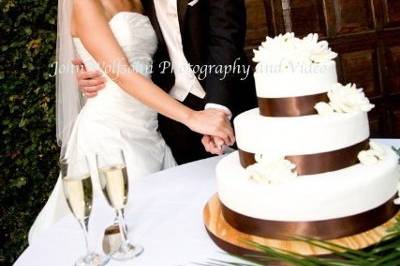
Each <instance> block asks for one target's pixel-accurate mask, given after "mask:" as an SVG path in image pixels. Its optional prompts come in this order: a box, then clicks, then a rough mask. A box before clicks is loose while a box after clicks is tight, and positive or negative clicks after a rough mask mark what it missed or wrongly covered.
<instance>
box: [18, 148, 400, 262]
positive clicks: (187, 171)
mask: <svg viewBox="0 0 400 266" xmlns="http://www.w3.org/2000/svg"><path fill="white" fill-rule="evenodd" d="M379 141H380V142H383V143H386V144H389V145H392V146H393V145H394V146H397V147H400V140H379ZM220 159H221V158H220V157H218V158H212V159H208V160H203V161H199V162H195V163H191V164H187V165H184V166H180V167H176V168H173V169H169V170H166V171H163V172H160V173H157V174H154V175H151V176H148V177H146V178H144V179H142V180H139V181H138V182H137V183H136V184H134V186H133V187H134V191H133V192H132V193H131V198H130V203H131V208H130V209H129V211H127V213H126V217H127V219H126V220H127V224H128V227H129V228H130V238H131V239H132V240H133V241H134V242H137V243H140V244H141V245H142V246H144V248H145V252H144V253H143V254H142V255H141V256H140V257H139V258H137V259H135V260H133V261H129V262H125V263H121V262H115V261H111V262H110V263H109V264H108V265H110V266H119V265H136V266H142V265H143V266H177V265H194V264H193V263H204V262H206V261H208V260H209V259H222V260H229V261H233V259H232V257H230V256H228V255H227V254H225V253H224V252H222V251H221V250H220V249H218V247H217V246H216V245H215V244H214V243H213V242H212V241H211V240H210V238H209V237H208V235H207V232H206V230H205V229H204V225H203V217H202V213H203V208H204V206H205V204H206V202H207V201H208V200H209V199H210V197H211V196H212V195H213V194H214V193H216V182H215V166H216V164H217V162H218V161H219V160H220ZM113 217H114V216H113V212H112V210H111V209H110V207H108V205H107V204H106V202H105V200H104V199H102V198H100V199H98V200H97V201H96V204H95V205H94V207H93V212H92V217H91V223H90V234H91V237H90V238H91V242H92V246H95V249H96V250H97V251H101V239H102V236H103V232H104V229H105V228H106V227H107V226H108V225H110V224H112V222H113ZM83 252H84V245H83V238H82V232H81V230H80V228H79V225H78V223H77V222H76V221H75V219H74V218H73V217H72V216H70V217H66V218H64V219H63V220H61V221H60V222H59V223H57V224H56V225H55V226H53V227H52V228H51V229H50V230H49V231H48V232H46V233H44V234H43V235H42V236H40V237H39V239H38V240H36V242H34V243H33V244H32V245H31V246H30V247H29V248H28V249H26V250H25V252H24V253H23V254H22V255H21V256H20V258H19V259H18V261H17V262H16V263H15V265H17V266H64V265H65V266H71V265H73V262H74V261H75V259H76V258H77V257H79V256H80V255H82V254H83Z"/></svg>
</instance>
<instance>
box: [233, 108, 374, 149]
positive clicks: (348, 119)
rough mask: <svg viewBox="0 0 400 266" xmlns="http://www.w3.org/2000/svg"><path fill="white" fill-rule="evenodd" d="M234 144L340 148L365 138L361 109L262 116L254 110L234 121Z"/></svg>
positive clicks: (366, 129)
mask: <svg viewBox="0 0 400 266" xmlns="http://www.w3.org/2000/svg"><path fill="white" fill-rule="evenodd" d="M234 124H235V132H236V141H237V145H238V147H239V148H240V149H241V150H244V151H246V152H251V153H264V152H266V151H273V152H275V153H278V154H281V155H282V154H283V155H306V154H315V153H322V152H328V151H334V150H339V149H343V148H346V147H349V146H352V145H355V144H357V143H360V142H362V141H364V140H366V139H368V138H369V124H368V116H367V113H365V112H359V113H352V114H334V115H330V116H319V115H311V116H302V117H279V118H278V117H264V116H260V115H259V110H258V109H253V110H250V111H247V112H245V113H243V114H240V115H239V116H238V117H237V118H236V119H235V120H234Z"/></svg>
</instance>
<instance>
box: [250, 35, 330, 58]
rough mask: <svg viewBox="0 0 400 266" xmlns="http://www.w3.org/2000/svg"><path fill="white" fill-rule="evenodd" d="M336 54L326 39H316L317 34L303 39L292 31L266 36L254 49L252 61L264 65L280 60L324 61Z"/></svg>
mask: <svg viewBox="0 0 400 266" xmlns="http://www.w3.org/2000/svg"><path fill="white" fill-rule="evenodd" d="M336 57H337V54H336V53H334V52H332V50H331V49H330V48H329V45H328V43H327V42H326V41H320V42H319V41H318V34H309V35H308V36H306V37H305V38H303V39H299V38H296V37H295V35H294V33H286V34H284V35H282V34H280V35H279V36H276V37H275V38H270V37H267V38H266V41H265V42H263V43H262V44H261V46H260V47H259V48H258V49H257V50H254V59H253V61H254V62H257V63H261V64H264V65H271V64H279V63H280V62H289V63H291V64H296V63H306V64H311V63H324V62H328V61H332V60H333V59H334V58H336Z"/></svg>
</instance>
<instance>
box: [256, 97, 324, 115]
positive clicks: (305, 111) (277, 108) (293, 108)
mask: <svg viewBox="0 0 400 266" xmlns="http://www.w3.org/2000/svg"><path fill="white" fill-rule="evenodd" d="M319 102H329V98H328V95H327V93H320V94H314V95H307V96H299V97H288V98H258V107H259V108H260V114H261V115H262V116H276V117H291V116H305V115H313V114H317V110H315V108H314V106H315V105H316V104H317V103H319Z"/></svg>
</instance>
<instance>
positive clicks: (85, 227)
mask: <svg viewBox="0 0 400 266" xmlns="http://www.w3.org/2000/svg"><path fill="white" fill-rule="evenodd" d="M79 224H80V225H81V227H82V231H83V236H84V238H85V247H86V255H87V256H86V258H88V257H89V256H90V254H91V253H90V246H89V232H88V231H89V230H88V221H87V219H85V220H83V221H82V220H80V221H79Z"/></svg>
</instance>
